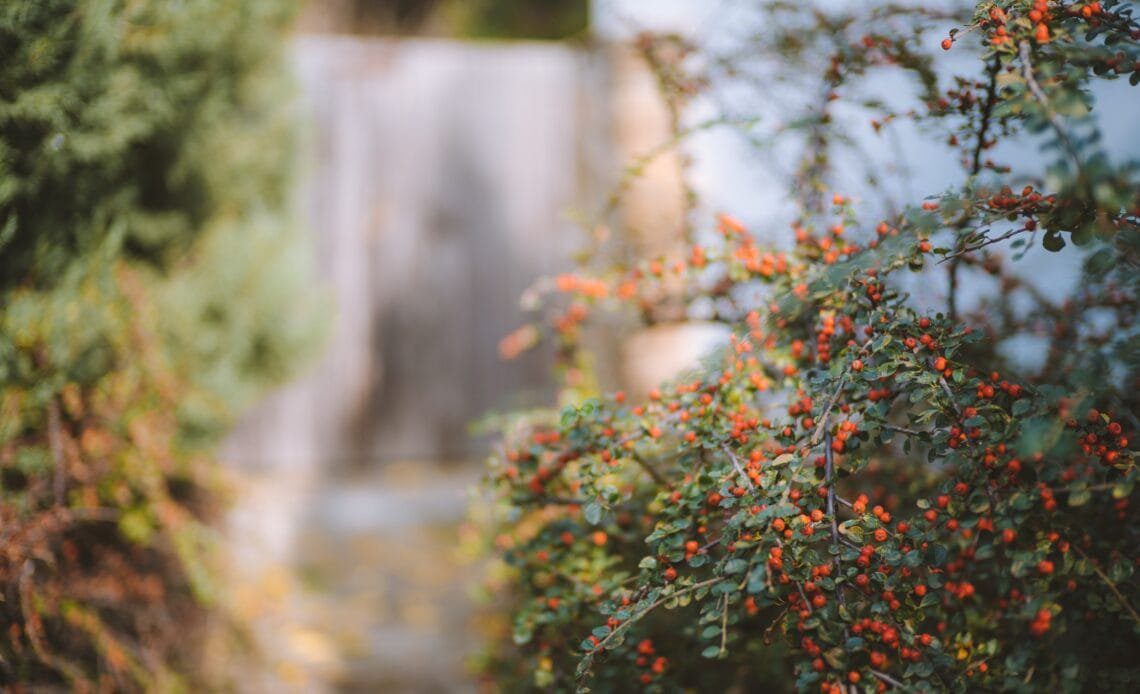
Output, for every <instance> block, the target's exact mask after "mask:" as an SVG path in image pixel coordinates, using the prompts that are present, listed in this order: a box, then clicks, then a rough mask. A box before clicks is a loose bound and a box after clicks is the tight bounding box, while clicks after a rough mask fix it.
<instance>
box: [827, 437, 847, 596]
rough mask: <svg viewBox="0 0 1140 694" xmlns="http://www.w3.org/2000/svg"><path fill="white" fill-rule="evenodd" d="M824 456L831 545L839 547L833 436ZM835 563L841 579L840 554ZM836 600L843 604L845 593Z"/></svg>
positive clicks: (839, 592)
mask: <svg viewBox="0 0 1140 694" xmlns="http://www.w3.org/2000/svg"><path fill="white" fill-rule="evenodd" d="M823 456H824V461H825V467H824V479H825V484H827V515H828V516H829V517H830V518H831V544H832V546H838V545H839V524H838V523H836V521H835V479H834V477H835V459H834V454H833V453H832V451H831V434H828V435H827V441H826V442H825V444H824V448H823ZM832 561H834V562H835V577H836V578H840V577H841V576H842V575H843V567H842V566H840V564H839V552H836V553H835V557H834V559H833V560H832ZM835 596H836V599H837V600H839V604H840V605H842V604H843V591H842V590H839V591H836V593H835Z"/></svg>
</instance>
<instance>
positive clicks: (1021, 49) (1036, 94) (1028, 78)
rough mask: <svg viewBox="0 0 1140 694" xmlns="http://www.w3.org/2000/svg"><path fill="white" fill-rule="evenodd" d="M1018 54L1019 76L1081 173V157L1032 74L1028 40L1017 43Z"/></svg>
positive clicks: (1081, 173)
mask: <svg viewBox="0 0 1140 694" xmlns="http://www.w3.org/2000/svg"><path fill="white" fill-rule="evenodd" d="M1017 48H1018V55H1019V56H1020V57H1021V76H1022V77H1024V78H1025V84H1026V85H1027V86H1028V87H1029V93H1030V94H1032V95H1033V98H1034V99H1036V100H1037V103H1039V104H1041V108H1042V110H1043V111H1044V112H1045V119H1046V120H1048V121H1049V125H1050V126H1052V128H1053V132H1055V133H1057V139H1058V140H1060V141H1061V146H1062V147H1064V149H1065V153H1066V154H1068V155H1069V158H1070V159H1072V160H1073V166H1074V167H1076V170H1077V174H1078V175H1083V172H1084V168H1083V167H1082V166H1081V158H1080V156H1078V154H1077V148H1076V147H1075V146H1074V145H1073V141H1072V139H1070V138H1069V133H1068V132H1066V131H1065V128H1064V127H1063V126H1062V124H1061V119H1060V118H1059V117H1058V116H1057V112H1056V111H1054V110H1053V107H1052V106H1050V105H1049V98H1048V97H1047V96H1045V91H1044V90H1043V89H1041V85H1040V84H1038V83H1037V78H1036V77H1034V75H1033V60H1032V58H1031V57H1030V51H1029V42H1028V41H1024V40H1023V41H1021V42H1020V43H1019V44H1018V45H1017Z"/></svg>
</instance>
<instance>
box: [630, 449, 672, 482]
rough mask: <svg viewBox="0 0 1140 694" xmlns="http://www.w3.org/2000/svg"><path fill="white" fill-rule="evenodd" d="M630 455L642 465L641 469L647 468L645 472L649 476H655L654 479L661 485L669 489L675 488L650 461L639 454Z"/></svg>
mask: <svg viewBox="0 0 1140 694" xmlns="http://www.w3.org/2000/svg"><path fill="white" fill-rule="evenodd" d="M630 457H632V458H633V460H634V462H636V463H637V464H638V465H640V466H641V469H642V470H645V472H646V473H648V474H649V476H650V477H652V478H653V481H654V482H656V483H657V484H658V485H659V486H662V487H666V488H668V489H672V488H673V485H671V484H669V482H667V481H666V480H665V478H664V477H662V476H661V473H660V472H657V469H656V468H654V467H653V466H652V465H650V464H649V462H648V461H646V460H642V458H641V456H639V455H634V456H630Z"/></svg>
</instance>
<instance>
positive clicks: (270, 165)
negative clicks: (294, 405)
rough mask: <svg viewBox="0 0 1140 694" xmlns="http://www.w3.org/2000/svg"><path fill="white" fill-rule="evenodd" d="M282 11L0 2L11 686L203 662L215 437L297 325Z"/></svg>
mask: <svg viewBox="0 0 1140 694" xmlns="http://www.w3.org/2000/svg"><path fill="white" fill-rule="evenodd" d="M290 15H291V11H290V8H289V6H288V3H275V2H262V1H261V0H242V1H236V0H235V1H233V2H230V1H227V2H214V1H213V0H186V1H184V2H166V1H165V0H158V1H154V0H142V1H134V0H132V1H131V2H125V1H123V0H110V1H106V2H105V1H103V0H42V1H41V0H15V1H14V2H13V1H6V2H3V3H0V689H3V690H4V691H17V692H18V691H57V690H63V689H67V690H73V691H81V692H82V691H162V692H167V691H180V690H185V689H188V688H190V687H191V686H201V685H204V684H217V682H216V681H214V680H213V678H212V675H213V674H215V673H211V672H209V671H208V669H207V668H205V665H206V664H207V663H205V662H204V657H203V652H204V644H205V643H206V639H205V635H206V634H207V632H210V631H211V630H209V629H207V627H208V626H210V625H211V624H213V625H219V624H222V623H225V622H226V621H227V617H226V616H225V614H226V613H225V610H224V606H225V595H224V593H221V591H219V589H218V585H217V580H216V575H215V573H214V571H213V569H214V568H216V563H215V561H214V560H215V559H216V555H215V554H214V552H213V549H214V547H215V546H216V541H217V537H216V535H217V531H216V529H214V528H213V527H212V526H211V521H213V520H215V519H216V518H217V516H218V515H219V513H220V510H221V507H222V506H223V503H222V502H223V492H222V488H221V487H220V485H219V481H220V480H219V476H220V472H221V471H220V469H219V467H218V464H217V461H216V460H215V459H214V457H213V455H212V447H213V446H214V445H216V443H217V441H218V439H219V438H220V436H221V435H222V434H223V433H224V432H225V430H226V426H227V424H228V423H229V422H231V421H232V419H233V417H234V416H235V415H236V413H237V411H238V409H239V408H240V407H242V406H243V405H245V404H247V403H248V402H249V401H250V400H251V398H252V397H253V395H254V394H256V393H257V392H259V391H261V390H263V389H264V388H266V387H267V386H268V385H270V384H272V383H274V382H276V381H277V380H279V379H280V378H281V377H282V376H283V375H285V374H286V373H287V372H288V369H289V368H290V366H291V365H292V364H293V363H295V359H296V357H297V356H298V353H299V352H301V351H302V350H303V349H304V348H305V347H307V343H308V341H309V338H308V332H309V326H311V320H310V319H309V318H308V317H307V316H309V315H311V313H310V312H309V311H308V309H307V307H306V302H305V301H303V300H302V299H301V297H302V294H301V293H300V289H301V287H302V283H303V277H304V273H303V272H302V270H303V266H299V265H298V262H296V261H297V260H299V258H300V254H299V250H300V247H299V246H298V245H297V244H296V241H297V240H298V239H297V236H296V235H294V234H293V233H291V231H290V229H291V223H290V220H289V218H288V210H287V205H286V200H287V199H288V194H289V190H290V188H291V186H290V185H289V179H290V178H291V175H292V174H291V171H292V169H293V167H292V166H291V165H290V164H291V160H292V157H293V151H292V150H293V148H292V145H291V141H292V139H293V138H292V131H293V125H292V124H291V121H292V118H291V113H290V108H289V107H288V104H289V89H288V85H287V83H286V80H287V78H288V70H287V69H286V67H285V65H284V62H283V55H282V54H283V49H284V46H285V29H286V25H287V21H288V18H289V17H290ZM214 631H215V632H218V633H220V632H221V631H223V630H221V629H217V630H214ZM231 635H232V634H231Z"/></svg>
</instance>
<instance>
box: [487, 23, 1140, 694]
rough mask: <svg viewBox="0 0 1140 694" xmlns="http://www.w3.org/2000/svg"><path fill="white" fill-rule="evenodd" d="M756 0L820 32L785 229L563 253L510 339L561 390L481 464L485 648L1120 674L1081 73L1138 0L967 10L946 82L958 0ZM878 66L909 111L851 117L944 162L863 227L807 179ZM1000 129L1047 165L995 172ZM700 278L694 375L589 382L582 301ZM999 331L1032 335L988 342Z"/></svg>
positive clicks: (1117, 218)
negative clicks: (622, 259)
mask: <svg viewBox="0 0 1140 694" xmlns="http://www.w3.org/2000/svg"><path fill="white" fill-rule="evenodd" d="M763 9H764V12H767V13H770V14H769V15H767V16H771V17H785V16H788V15H791V16H794V17H797V18H799V20H800V21H798V22H793V21H780V22H776V21H773V23H772V25H771V26H772V27H775V28H772V29H771V32H770V33H775V34H777V35H776V36H774V37H773V36H769V37H768V41H769V45H771V46H773V47H777V50H778V53H777V55H778V56H779V57H780V58H781V59H784V60H786V61H788V62H789V64H792V63H794V64H797V65H800V66H804V65H811V64H813V63H812V62H811V60H812V58H811V55H809V52H811V51H817V49H818V48H819V47H820V46H823V45H827V46H831V47H833V48H834V51H832V52H823V53H818V52H816V58H817V62H816V64H817V67H818V68H819V70H818V73H817V74H818V76H819V84H820V85H821V89H822V90H823V91H824V92H825V93H826V94H828V95H829V97H828V98H826V99H824V100H823V101H822V104H823V106H822V109H823V110H822V111H821V112H816V113H815V116H814V118H808V119H802V120H801V121H800V123H801V126H802V128H801V129H800V130H798V131H794V132H795V134H797V135H798V136H799V137H800V142H801V143H802V144H803V145H804V148H805V155H804V161H803V164H802V166H801V168H800V173H799V174H798V175H797V176H796V180H795V181H794V183H793V185H792V193H793V194H794V195H796V196H797V199H798V201H799V212H798V215H797V217H796V218H795V219H794V220H793V221H792V224H791V231H790V232H789V233H787V234H784V233H782V232H777V231H773V230H764V233H763V234H753V233H752V232H751V231H750V230H749V229H748V228H747V227H746V225H744V224H743V223H741V222H740V221H739V220H737V219H735V218H733V217H731V216H728V215H721V216H719V217H718V218H717V221H716V225H715V229H714V230H707V231H708V232H709V233H706V234H705V235H704V236H703V237H702V243H699V244H698V243H695V242H694V241H693V240H691V239H690V242H689V244H688V246H687V247H686V248H685V251H684V252H683V253H679V254H677V256H676V257H655V258H645V259H642V260H639V261H637V262H635V263H633V264H632V265H629V266H620V265H614V266H612V267H591V268H588V269H586V270H584V271H583V272H582V273H578V274H567V275H564V276H561V277H559V278H557V279H556V280H555V281H553V282H550V283H549V286H548V291H547V292H546V294H545V297H544V301H543V304H542V305H543V308H544V310H545V311H546V312H547V315H546V317H547V318H548V319H549V320H546V321H540V322H537V323H535V324H532V325H528V326H527V327H526V328H524V329H523V330H520V331H519V332H518V333H515V334H513V335H511V336H508V338H507V339H506V340H505V341H504V351H505V352H507V353H512V354H513V353H515V352H518V351H519V350H521V349H523V348H526V347H529V346H531V345H532V344H534V343H535V342H537V341H538V340H540V339H542V338H545V339H549V340H552V341H553V342H554V343H555V344H556V345H557V346H558V354H559V355H560V357H561V359H562V364H561V374H562V375H563V376H564V378H565V385H566V388H565V389H564V392H563V398H562V402H561V403H560V404H561V405H562V406H561V408H560V409H551V410H542V411H530V412H526V413H520V414H519V415H518V416H517V417H515V418H513V419H511V420H510V422H509V425H508V426H505V427H504V430H503V435H502V440H501V446H500V447H499V450H498V451H497V452H496V454H495V455H494V456H493V457H492V459H491V461H490V469H489V475H488V482H487V487H488V488H489V489H490V490H491V491H492V493H493V495H494V497H495V499H496V501H497V506H496V513H495V515H494V518H493V520H492V521H490V526H491V527H490V533H489V542H488V546H489V547H490V549H491V552H492V553H493V554H494V555H495V556H497V557H498V558H499V559H501V561H502V566H503V567H504V568H503V570H502V571H501V572H500V573H498V574H497V575H496V585H497V587H498V589H499V592H498V595H499V598H500V602H499V605H500V607H501V608H502V609H504V610H505V611H506V612H507V613H508V614H509V618H510V623H511V629H510V634H509V635H508V636H506V637H504V638H503V639H502V640H501V641H499V642H496V643H495V644H493V645H492V647H491V648H489V650H488V651H487V653H485V654H484V655H483V657H482V660H481V661H480V667H481V669H482V672H483V673H484V675H485V676H486V677H487V678H488V680H489V681H490V682H493V683H495V684H496V685H497V686H499V687H501V688H504V689H514V688H518V687H537V688H542V689H550V690H558V691H572V690H578V691H587V690H597V691H628V690H630V689H646V690H650V691H674V690H682V689H686V688H699V689H700V690H702V691H704V690H710V691H713V690H720V689H727V688H730V687H736V688H739V689H741V690H744V691H752V690H757V689H761V688H762V689H764V690H772V691H792V690H796V691H815V690H819V691H824V692H851V691H870V690H877V691H887V690H895V689H897V690H916V691H966V690H994V691H1077V690H1084V689H1092V688H1103V689H1106V690H1108V691H1124V690H1127V689H1129V683H1133V686H1134V684H1135V682H1136V681H1137V679H1138V678H1140V671H1138V669H1137V665H1136V664H1135V661H1134V658H1133V657H1132V655H1133V654H1135V653H1137V652H1140V613H1138V608H1140V599H1138V598H1137V597H1136V596H1137V595H1140V590H1138V589H1140V579H1138V578H1137V575H1136V564H1137V562H1138V561H1140V527H1138V525H1137V523H1136V515H1135V510H1134V508H1135V504H1134V503H1133V502H1134V500H1135V499H1134V497H1135V493H1136V491H1135V487H1136V481H1137V469H1136V457H1137V453H1136V446H1135V444H1134V441H1135V432H1136V429H1137V427H1138V426H1140V421H1138V420H1137V401H1138V393H1140V330H1138V329H1137V324H1136V320H1135V316H1136V305H1137V301H1138V300H1140V279H1138V278H1140V267H1138V265H1140V234H1138V233H1137V231H1138V229H1137V223H1138V220H1140V188H1138V186H1137V180H1136V165H1135V162H1129V161H1125V162H1121V161H1119V157H1114V156H1109V154H1108V153H1107V152H1106V151H1105V149H1104V145H1103V143H1102V142H1101V139H1100V137H1099V132H1100V130H1099V124H1098V123H1099V121H1098V119H1097V115H1098V112H1097V111H1096V109H1095V106H1096V104H1095V102H1094V101H1093V100H1092V98H1091V97H1090V96H1089V87H1090V84H1091V83H1092V81H1093V80H1097V79H1112V78H1115V77H1117V76H1125V75H1128V76H1129V79H1130V81H1131V82H1132V84H1136V82H1137V81H1140V78H1138V77H1137V75H1140V71H1138V70H1140V63H1137V58H1138V57H1140V51H1138V46H1137V40H1138V39H1140V25H1138V24H1137V23H1136V21H1135V20H1134V19H1133V17H1132V7H1131V5H1130V4H1128V3H1120V2H1112V1H1107V2H1099V3H1084V2H1077V3H1060V2H1045V1H1044V0H1037V1H1033V2H1029V1H1025V0H1017V1H1013V2H996V3H995V2H981V3H977V5H976V7H973V8H972V12H970V13H969V16H964V17H961V18H959V19H960V23H959V24H958V25H957V26H958V27H959V28H958V29H956V30H953V31H951V32H950V34H949V38H947V39H945V40H943V41H942V42H941V48H944V49H954V50H956V51H957V50H965V49H967V45H964V44H970V42H971V41H973V43H974V44H980V45H972V48H970V49H971V50H975V51H976V57H977V61H976V63H975V66H976V68H977V75H965V76H961V75H958V76H951V77H950V82H951V83H952V84H953V87H951V88H950V89H948V90H947V89H941V88H940V86H939V85H940V84H942V83H943V82H945V81H946V79H947V78H946V76H945V75H943V74H941V73H940V72H939V69H938V55H939V54H941V51H940V50H938V49H939V38H938V36H937V34H936V33H934V32H935V31H938V30H941V31H945V30H946V23H947V22H949V21H951V18H950V17H949V16H945V15H937V14H933V13H930V12H927V11H925V10H917V9H916V10H913V11H907V10H906V9H905V8H900V7H894V6H892V8H891V9H890V12H889V21H890V22H892V24H889V27H896V28H898V27H901V26H902V25H901V24H893V23H897V22H900V21H903V20H906V21H907V22H909V24H906V25H905V26H907V27H910V30H909V31H906V32H903V31H902V30H901V29H899V37H896V38H893V37H892V36H891V35H889V34H887V33H885V29H883V26H884V22H885V21H887V20H885V19H884V16H885V15H884V12H885V11H884V10H881V9H880V10H872V9H864V10H853V11H851V12H850V13H848V14H842V15H840V14H827V13H823V12H818V11H816V12H809V11H807V10H804V9H802V8H800V9H797V7H796V6H795V5H792V4H789V3H769V4H766V5H764V8H763ZM797 13H798V14H797ZM780 27H783V28H780ZM869 27H875V28H874V30H872V29H870V28H869ZM889 27H888V28H889ZM781 32H786V33H787V34H788V35H787V36H784V35H780V33H781ZM793 35H794V36H793ZM804 36H807V37H808V38H807V39H805V38H804ZM793 39H795V40H793ZM809 48H810V51H809ZM931 48H933V49H935V50H930V49H931ZM820 56H822V58H821V57H820ZM871 64H875V65H877V66H878V67H879V68H883V67H894V68H897V69H900V70H904V71H907V72H909V73H910V74H914V75H917V76H918V77H919V80H918V81H919V84H920V89H919V92H920V94H919V98H920V99H921V100H922V101H923V107H922V108H915V109H913V110H911V111H908V112H903V113H890V114H879V116H877V117H876V118H875V121H874V123H873V126H874V130H875V131H876V132H879V131H880V130H883V129H887V128H890V127H892V126H891V124H892V123H893V122H895V121H900V120H904V119H909V120H912V121H915V122H918V123H920V124H921V125H922V127H923V128H924V129H925V130H924V132H931V133H934V134H935V136H937V137H939V138H942V137H945V138H947V140H946V141H947V142H948V143H949V144H950V146H952V147H954V148H956V149H958V150H960V151H961V153H962V164H963V170H964V175H963V178H962V180H961V183H960V185H958V186H957V187H955V188H953V189H951V190H949V191H948V192H944V193H941V194H938V195H932V196H930V197H928V198H927V199H925V200H919V201H914V202H913V204H912V205H909V206H907V207H905V209H903V210H902V211H901V212H897V213H895V214H892V215H887V216H884V217H881V218H876V217H873V216H869V215H870V214H872V213H871V212H869V211H868V209H869V208H870V206H869V205H866V204H864V203H863V201H862V200H860V199H859V198H858V197H852V196H848V195H845V194H842V193H834V192H829V193H828V196H829V197H828V196H824V195H823V194H822V191H824V190H828V189H831V190H834V181H835V171H834V167H833V166H831V164H830V159H829V157H828V155H829V153H830V152H832V151H833V146H834V145H833V139H832V138H833V137H834V133H831V132H830V131H829V130H828V128H829V127H831V126H832V125H834V127H835V128H837V129H838V128H839V127H840V125H839V124H838V122H837V120H833V119H831V118H830V117H829V116H830V109H832V108H834V104H835V103H836V102H840V101H842V100H843V97H842V96H841V94H842V93H843V92H845V91H848V90H851V91H853V90H854V88H855V86H856V85H857V83H858V82H859V81H860V80H863V79H866V76H867V70H868V67H867V66H869V65H871ZM836 94H840V95H839V96H836V97H835V98H831V95H836ZM813 108H817V109H818V108H819V105H818V104H815V105H814V106H813ZM789 132H793V131H791V130H789ZM999 138H1004V139H1010V140H1012V141H1015V142H1021V143H1022V145H1021V146H1024V142H1026V141H1027V140H1026V139H1025V138H1029V141H1032V140H1033V138H1036V139H1037V140H1038V141H1040V142H1042V143H1043V144H1044V145H1045V151H1046V152H1048V153H1050V154H1049V156H1050V157H1051V158H1052V161H1050V162H1049V164H1048V166H1047V170H1045V171H1031V172H1029V173H1024V172H1014V171H1013V167H1011V166H1008V165H1005V164H1002V163H1000V162H994V161H992V160H991V154H992V153H993V151H994V148H995V144H996V142H997V141H998V139H999ZM1017 138H1023V139H1021V140H1018V139H1017ZM761 238H763V239H771V240H772V241H771V243H767V244H766V243H763V242H762V241H761V240H760V239H761ZM784 238H786V239H787V240H788V243H783V242H782V239H784ZM1070 245H1071V246H1075V248H1071V247H1070V248H1066V247H1068V246H1070ZM1038 246H1043V247H1044V248H1045V249H1047V250H1050V251H1063V253H1062V256H1061V257H1062V258H1065V259H1066V260H1068V262H1070V263H1071V264H1072V265H1074V266H1075V267H1077V268H1078V270H1077V272H1078V274H1079V277H1080V280H1079V282H1078V283H1077V289H1076V290H1074V292H1072V293H1071V295H1070V296H1068V297H1066V299H1065V300H1064V301H1063V302H1060V303H1058V302H1057V301H1056V300H1055V299H1051V298H1050V296H1048V295H1047V294H1046V293H1044V292H1042V291H1041V289H1040V287H1038V286H1037V285H1035V284H1034V283H1033V282H1030V281H1029V280H1028V278H1026V277H1025V276H1024V274H1023V273H1022V274H1019V272H1018V265H1017V263H1016V262H1008V261H1007V260H1006V258H1005V257H1004V256H1003V255H1002V253H1003V252H1007V253H1010V252H1012V254H1013V255H1024V254H1026V253H1027V252H1029V251H1030V249H1032V248H1036V247H1038ZM710 278H712V279H711V280H710ZM916 282H918V283H922V284H927V285H933V284H935V283H937V284H939V285H942V283H945V287H946V294H945V297H944V303H942V304H941V305H935V306H931V305H929V304H924V303H923V302H920V301H918V300H916V299H915V298H914V296H912V295H911V294H910V293H908V291H907V288H908V287H913V286H915V283H916ZM982 283H985V286H993V287H996V289H995V290H994V291H993V292H992V293H989V294H988V295H986V296H982V297H981V298H979V299H976V300H975V301H973V303H972V304H969V305H967V304H966V303H965V302H963V300H962V298H961V297H960V296H959V294H960V293H961V289H962V287H963V286H965V285H967V284H982ZM699 298H713V299H715V300H716V306H717V307H718V308H717V313H716V316H715V317H716V320H718V321H720V322H722V323H724V324H725V325H727V326H729V327H730V328H731V330H732V335H731V338H729V339H728V342H727V344H726V345H725V346H724V348H723V349H721V350H719V351H717V352H716V353H714V354H713V355H711V356H710V357H709V358H708V359H707V360H706V361H705V362H704V363H703V364H702V365H700V366H699V367H695V368H694V369H692V370H691V371H689V372H686V373H684V374H681V375H679V376H677V377H676V378H675V379H674V380H672V381H670V382H667V383H664V384H662V385H661V386H660V387H659V388H656V389H654V390H652V391H650V392H649V393H647V394H644V396H642V395H641V394H635V393H630V394H626V393H623V392H621V391H611V392H603V391H601V390H598V391H597V392H594V391H593V389H591V388H590V387H587V385H584V384H588V383H590V382H591V379H589V378H586V377H585V376H583V372H584V371H585V370H586V369H587V367H588V365H589V363H590V359H589V356H588V355H587V354H586V350H585V348H584V347H583V340H582V337H583V335H584V334H585V331H586V330H587V328H588V326H590V325H591V323H592V322H596V321H595V319H597V318H599V317H606V316H611V317H612V316H614V315H636V316H639V317H642V318H644V317H646V316H651V315H653V313H652V311H651V310H647V307H648V308H652V307H653V306H655V305H660V304H668V303H680V304H685V303H686V302H692V301H694V300H696V299H699ZM1016 336H1029V337H1034V338H1035V339H1036V340H1037V342H1036V343H1035V344H1036V347H1035V349H1036V350H1037V351H1038V352H1039V353H1040V356H1041V358H1040V359H1037V360H1034V359H1030V358H1026V357H1025V356H1024V354H1023V353H1022V352H1018V351H1017V350H1012V351H1011V350H1010V349H1007V348H1005V347H1003V343H1004V342H1005V341H1006V340H1009V339H1010V338H1013V337H1016Z"/></svg>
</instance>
